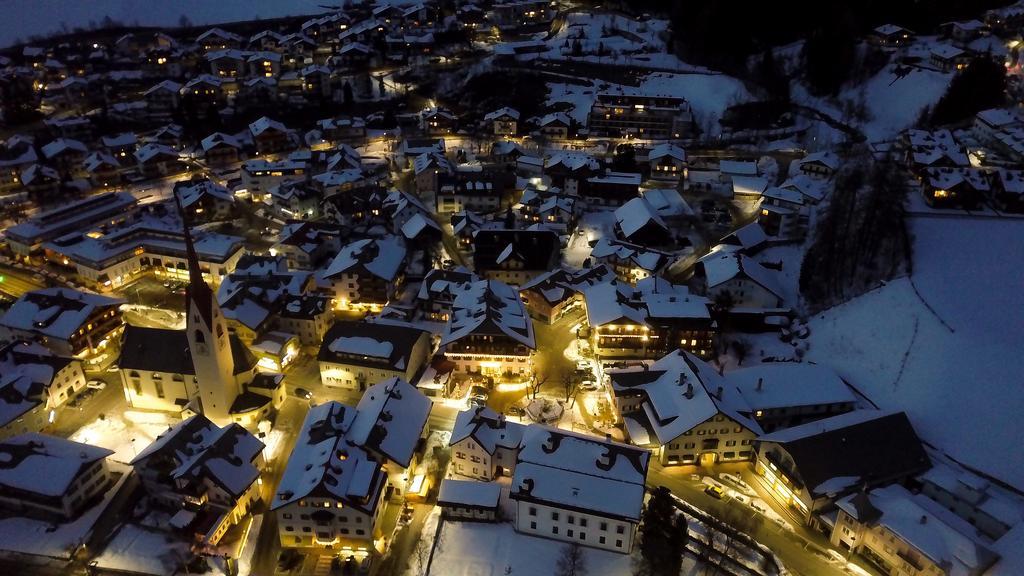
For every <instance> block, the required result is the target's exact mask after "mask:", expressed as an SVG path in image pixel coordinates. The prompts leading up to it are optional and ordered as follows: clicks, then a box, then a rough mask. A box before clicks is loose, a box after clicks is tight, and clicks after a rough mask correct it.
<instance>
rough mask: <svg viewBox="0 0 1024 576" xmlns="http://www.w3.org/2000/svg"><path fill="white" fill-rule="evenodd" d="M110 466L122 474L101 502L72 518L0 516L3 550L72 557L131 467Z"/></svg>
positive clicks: (126, 476) (0, 543)
mask: <svg viewBox="0 0 1024 576" xmlns="http://www.w3.org/2000/svg"><path fill="white" fill-rule="evenodd" d="M110 469H111V470H112V471H114V472H118V473H120V474H121V477H120V479H118V481H117V484H115V485H114V487H113V488H111V489H110V490H108V491H107V493H106V495H105V496H104V498H103V500H102V501H101V502H100V503H98V504H97V505H96V506H93V507H92V508H91V509H89V510H87V511H86V512H85V513H83V514H82V515H81V516H79V517H78V518H76V519H75V520H74V521H73V522H68V523H66V524H51V523H49V522H42V521H40V520H34V519H31V518H17V517H14V518H4V519H2V520H0V550H5V551H11V552H20V553H22V554H30V555H34V556H48V557H50V558H70V557H71V555H72V554H73V553H74V551H75V550H76V549H77V548H78V546H79V545H80V544H82V543H83V542H84V541H85V540H86V539H87V538H88V534H89V532H90V531H91V530H92V528H93V525H95V524H96V521H97V520H98V519H99V517H100V515H101V514H102V513H103V512H104V510H106V509H107V506H108V505H109V504H110V501H111V500H112V499H113V498H114V496H115V495H116V494H117V493H118V492H119V491H120V489H121V486H122V485H123V484H124V483H125V481H126V480H127V479H128V474H129V473H130V471H131V469H130V468H129V467H128V466H125V465H122V464H118V463H116V462H115V463H111V464H110Z"/></svg>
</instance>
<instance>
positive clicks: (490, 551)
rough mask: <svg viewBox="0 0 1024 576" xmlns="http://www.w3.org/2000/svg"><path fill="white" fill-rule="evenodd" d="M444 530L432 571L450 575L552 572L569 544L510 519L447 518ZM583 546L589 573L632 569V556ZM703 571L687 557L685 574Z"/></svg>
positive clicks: (602, 575)
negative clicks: (522, 529)
mask: <svg viewBox="0 0 1024 576" xmlns="http://www.w3.org/2000/svg"><path fill="white" fill-rule="evenodd" d="M442 534H443V536H442V540H441V545H440V547H439V548H438V549H437V550H436V551H435V553H434V561H433V564H431V567H430V573H431V574H444V575H445V576H502V575H503V574H512V575H513V576H515V575H519V574H529V575H530V576H549V575H553V574H555V572H556V568H555V567H556V565H557V563H558V558H559V556H560V555H561V553H562V549H563V547H564V546H565V543H563V542H557V541H555V540H548V539H547V538H537V537H534V536H527V535H524V534H519V533H518V532H516V531H515V530H514V529H513V528H512V525H511V524H483V523H476V522H445V523H444V527H443V533H442ZM583 551H584V552H583V555H584V559H585V560H584V561H585V562H586V567H587V576H622V575H623V574H632V573H633V558H632V557H631V556H628V555H626V554H616V553H615V552H606V551H604V550H597V549H595V548H583ZM509 568H511V570H509ZM700 572H701V570H700V567H699V566H698V565H697V563H696V562H695V561H694V560H693V558H690V557H688V556H687V557H685V558H684V561H683V570H682V572H680V575H681V576H696V575H697V574H700Z"/></svg>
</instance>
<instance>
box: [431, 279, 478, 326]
mask: <svg viewBox="0 0 1024 576" xmlns="http://www.w3.org/2000/svg"><path fill="white" fill-rule="evenodd" d="M479 279H480V278H479V277H478V276H477V275H476V274H473V273H472V272H470V271H469V270H467V269H465V268H462V267H459V268H455V269H453V270H441V269H437V268H435V269H433V270H430V271H429V272H427V274H426V275H425V276H424V278H423V282H421V283H420V289H419V291H418V292H417V293H416V307H417V308H418V309H419V310H420V312H421V313H422V314H423V316H425V317H426V318H428V319H430V320H433V321H440V322H447V321H448V315H449V314H451V312H452V305H453V304H454V302H455V296H456V294H458V292H459V287H460V286H462V285H463V284H467V283H470V282H476V281H477V280H479Z"/></svg>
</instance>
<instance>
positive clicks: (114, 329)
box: [0, 288, 124, 358]
mask: <svg viewBox="0 0 1024 576" xmlns="http://www.w3.org/2000/svg"><path fill="white" fill-rule="evenodd" d="M123 303H124V300H121V299H118V298H110V297H107V296H101V295H99V294H91V293H87V292H79V291H78V290H73V289H71V288H43V289H41V290H34V291H31V292H26V293H25V294H23V295H22V296H21V297H20V298H18V300H17V301H15V302H14V304H12V305H11V307H10V308H9V309H8V310H7V312H6V313H5V314H4V315H3V316H2V317H0V340H2V341H4V342H13V341H16V340H31V341H36V342H39V343H40V344H43V345H45V346H46V347H47V348H49V349H50V350H53V351H54V352H56V353H57V354H61V355H64V356H74V357H76V358H82V357H85V356H90V355H92V354H96V353H97V352H99V351H100V350H102V349H104V348H106V346H107V344H108V343H110V341H111V340H112V339H115V338H117V335H118V333H119V332H120V331H121V328H122V327H123V326H124V323H123V321H122V320H121V311H120V306H121V304H123Z"/></svg>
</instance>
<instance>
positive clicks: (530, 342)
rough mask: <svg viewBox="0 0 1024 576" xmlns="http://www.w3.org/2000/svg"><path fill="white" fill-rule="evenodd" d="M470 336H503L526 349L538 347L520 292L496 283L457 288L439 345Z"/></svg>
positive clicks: (477, 282) (474, 284) (487, 282)
mask: <svg viewBox="0 0 1024 576" xmlns="http://www.w3.org/2000/svg"><path fill="white" fill-rule="evenodd" d="M470 334H487V335H495V336H500V335H504V336H507V337H509V338H511V339H513V340H514V341H516V342H518V343H519V344H522V345H524V346H527V347H528V348H531V349H535V348H536V347H537V343H536V341H535V340H534V334H533V321H532V320H531V319H530V316H529V315H528V314H527V313H526V307H525V306H523V300H522V299H521V298H520V297H519V292H517V291H516V290H514V289H513V288H512V287H511V286H509V285H508V284H505V283H504V282H498V281H497V280H478V281H476V282H472V283H468V284H464V285H462V286H459V287H458V288H457V292H456V295H455V300H454V302H453V304H452V313H451V315H450V316H449V318H448V324H447V326H445V331H444V335H443V336H442V338H441V345H442V346H447V345H449V344H452V343H453V342H456V341H458V340H460V339H462V338H465V337H467V336H469V335H470Z"/></svg>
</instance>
